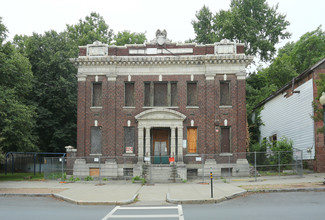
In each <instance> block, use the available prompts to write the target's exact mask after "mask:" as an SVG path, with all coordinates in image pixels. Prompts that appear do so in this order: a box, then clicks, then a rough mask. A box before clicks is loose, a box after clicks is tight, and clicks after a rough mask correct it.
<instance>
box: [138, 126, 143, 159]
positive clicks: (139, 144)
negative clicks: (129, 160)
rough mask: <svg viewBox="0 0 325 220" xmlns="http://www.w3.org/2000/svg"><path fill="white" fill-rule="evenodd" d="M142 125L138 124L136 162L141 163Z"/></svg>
mask: <svg viewBox="0 0 325 220" xmlns="http://www.w3.org/2000/svg"><path fill="white" fill-rule="evenodd" d="M143 148H144V146H143V127H142V126H138V163H143Z"/></svg>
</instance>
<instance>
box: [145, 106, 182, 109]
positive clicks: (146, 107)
mask: <svg viewBox="0 0 325 220" xmlns="http://www.w3.org/2000/svg"><path fill="white" fill-rule="evenodd" d="M142 108H144V109H149V108H179V107H178V106H143V107H142Z"/></svg>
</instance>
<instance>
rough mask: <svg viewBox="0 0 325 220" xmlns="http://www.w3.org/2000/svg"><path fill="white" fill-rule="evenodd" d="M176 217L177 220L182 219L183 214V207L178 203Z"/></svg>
mask: <svg viewBox="0 0 325 220" xmlns="http://www.w3.org/2000/svg"><path fill="white" fill-rule="evenodd" d="M177 208H178V216H179V217H178V218H179V220H184V214H183V208H182V205H178V207H177Z"/></svg>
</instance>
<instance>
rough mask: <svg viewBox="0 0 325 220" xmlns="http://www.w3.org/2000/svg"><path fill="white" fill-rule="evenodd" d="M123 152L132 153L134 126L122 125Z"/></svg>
mask: <svg viewBox="0 0 325 220" xmlns="http://www.w3.org/2000/svg"><path fill="white" fill-rule="evenodd" d="M124 152H125V153H134V127H124Z"/></svg>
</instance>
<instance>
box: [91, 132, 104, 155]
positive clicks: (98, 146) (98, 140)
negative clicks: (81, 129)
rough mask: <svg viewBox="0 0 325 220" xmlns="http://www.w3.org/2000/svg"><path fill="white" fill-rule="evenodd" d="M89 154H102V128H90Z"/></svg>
mask: <svg viewBox="0 0 325 220" xmlns="http://www.w3.org/2000/svg"><path fill="white" fill-rule="evenodd" d="M90 135H91V136H90V153H91V154H101V153H102V127H91V134H90Z"/></svg>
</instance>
